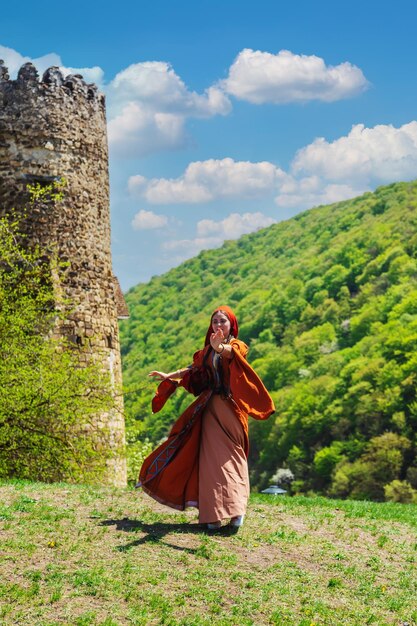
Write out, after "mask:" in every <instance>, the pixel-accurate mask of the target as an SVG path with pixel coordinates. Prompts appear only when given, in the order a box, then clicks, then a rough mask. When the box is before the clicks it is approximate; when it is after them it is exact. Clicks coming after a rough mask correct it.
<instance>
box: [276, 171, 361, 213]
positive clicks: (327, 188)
mask: <svg viewBox="0 0 417 626" xmlns="http://www.w3.org/2000/svg"><path fill="white" fill-rule="evenodd" d="M314 178H315V177H314ZM310 183H311V181H310V178H302V179H300V180H294V183H293V185H292V186H291V188H290V189H288V190H286V191H282V193H280V194H279V195H278V196H277V197H276V198H275V203H276V205H277V206H279V207H285V208H297V209H308V208H311V207H314V206H319V205H321V204H332V203H333V202H340V201H341V200H348V199H349V198H354V197H355V196H359V195H361V194H362V193H364V192H365V191H366V188H361V187H353V186H350V185H348V184H346V185H342V184H340V185H337V184H330V183H329V184H328V183H326V182H325V181H323V180H321V179H319V178H317V184H316V185H314V186H312V185H311V184H310Z"/></svg>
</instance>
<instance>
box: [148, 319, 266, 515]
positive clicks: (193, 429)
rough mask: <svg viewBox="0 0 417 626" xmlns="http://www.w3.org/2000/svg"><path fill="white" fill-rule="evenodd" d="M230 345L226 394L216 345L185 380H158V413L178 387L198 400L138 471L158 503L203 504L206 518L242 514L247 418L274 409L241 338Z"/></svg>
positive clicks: (200, 354) (198, 359)
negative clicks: (215, 362)
mask: <svg viewBox="0 0 417 626" xmlns="http://www.w3.org/2000/svg"><path fill="white" fill-rule="evenodd" d="M219 309H220V310H222V311H223V310H224V308H223V307H219V308H218V309H216V311H217V310H219ZM236 325H237V322H236ZM230 345H231V347H232V358H231V359H226V358H224V359H221V383H222V387H221V393H220V394H219V393H218V390H216V389H215V385H214V384H213V378H212V375H211V373H210V369H211V368H210V367H208V361H209V360H210V356H211V357H212V355H213V350H212V348H211V346H210V345H206V346H205V348H204V349H203V350H199V351H198V352H196V353H195V355H194V358H193V364H192V366H191V367H190V368H189V370H188V372H187V373H186V375H185V376H184V377H183V379H182V380H181V382H180V383H173V382H172V381H166V380H165V381H163V382H162V383H161V384H160V385H159V387H158V391H157V394H156V396H155V398H154V401H153V407H154V410H156V411H157V410H160V409H161V408H162V407H163V406H164V404H165V402H166V400H167V399H168V398H169V396H170V395H171V394H172V393H173V392H174V391H175V389H176V388H177V387H178V386H183V387H185V388H186V389H187V390H188V391H190V392H191V393H194V395H198V398H197V399H196V400H195V401H194V402H193V403H192V404H191V405H190V406H189V407H188V408H187V409H186V410H185V411H184V413H183V414H182V415H181V416H180V417H179V419H178V420H177V421H176V422H175V424H174V426H173V427H172V429H171V432H170V433H169V435H168V438H167V440H166V441H165V442H164V443H162V444H161V445H160V446H159V447H158V448H157V449H156V450H154V451H153V452H152V453H151V454H150V455H149V456H148V457H147V458H146V459H145V461H144V463H143V465H142V468H141V471H140V474H139V482H138V486H140V487H142V488H143V490H144V491H145V492H146V493H148V494H149V495H150V496H152V497H153V498H154V499H155V500H157V501H158V502H161V503H163V504H166V505H168V506H170V507H172V508H175V509H179V510H184V509H185V508H186V507H187V506H197V507H199V508H200V507H201V508H200V521H201V522H205V521H208V522H212V521H217V520H219V519H224V518H225V517H232V516H235V515H241V514H243V513H244V510H245V508H246V501H247V497H248V493H249V481H248V478H247V456H248V451H249V439H248V415H250V416H251V417H253V418H255V419H261V420H262V419H267V418H268V417H269V416H270V415H271V414H272V413H273V412H274V410H275V407H274V404H273V401H272V398H271V397H270V395H269V394H268V392H267V390H266V389H265V387H264V385H263V383H262V381H261V380H260V378H259V377H258V376H257V374H256V373H255V371H254V370H253V369H252V368H251V366H250V365H249V364H248V362H247V361H246V358H245V357H246V354H247V350H248V349H247V346H246V345H245V344H244V343H243V342H242V341H239V340H238V339H232V340H231V341H230ZM218 515H219V516H220V517H216V516H218Z"/></svg>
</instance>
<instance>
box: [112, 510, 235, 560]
mask: <svg viewBox="0 0 417 626" xmlns="http://www.w3.org/2000/svg"><path fill="white" fill-rule="evenodd" d="M100 526H115V527H116V530H119V531H120V530H122V531H124V532H127V533H129V532H134V533H137V532H141V533H144V536H143V537H141V538H140V539H137V540H136V541H131V542H130V543H128V544H126V545H125V546H119V547H118V548H117V550H119V552H126V551H128V550H130V549H131V548H134V547H135V546H140V545H143V544H146V543H163V544H164V545H166V546H169V547H170V548H173V549H174V550H181V551H183V552H188V553H189V554H196V552H198V551H199V550H200V548H190V547H188V546H179V545H176V544H174V543H171V542H169V541H164V538H165V537H166V536H167V535H171V534H173V533H174V534H176V535H205V536H207V535H217V536H218V535H223V536H228V535H232V534H235V532H236V529H233V528H231V527H230V526H223V527H222V528H221V529H219V530H218V531H216V532H215V533H213V532H211V531H208V530H207V528H206V525H205V524H204V525H202V524H192V523H191V524H190V523H185V524H174V523H170V522H156V523H154V524H146V523H145V522H141V521H138V520H132V519H129V518H128V517H124V518H123V519H107V520H103V521H101V522H100Z"/></svg>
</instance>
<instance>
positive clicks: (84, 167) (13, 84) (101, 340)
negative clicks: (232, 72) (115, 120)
mask: <svg viewBox="0 0 417 626" xmlns="http://www.w3.org/2000/svg"><path fill="white" fill-rule="evenodd" d="M61 178H64V179H65V180H66V182H67V184H66V187H65V189H64V198H63V200H62V201H60V202H58V203H56V204H53V203H52V204H51V205H48V204H46V205H45V206H43V205H42V206H41V207H40V208H39V207H37V208H35V209H34V210H32V211H29V212H28V213H27V217H26V218H25V219H24V221H23V227H22V228H23V229H24V231H25V232H26V234H27V235H28V236H29V238H30V241H32V242H33V243H36V244H40V245H41V247H42V248H43V249H46V250H54V251H56V253H57V254H58V257H59V258H60V259H61V260H63V261H65V262H67V263H68V268H67V270H66V271H65V274H64V278H63V280H62V281H61V283H60V285H59V289H60V290H61V292H62V293H63V294H64V295H65V297H66V298H68V300H70V301H71V305H72V310H71V312H70V313H69V314H68V317H67V319H66V320H65V323H64V324H63V325H62V328H60V331H59V332H60V333H62V334H63V335H64V336H66V337H67V338H68V339H69V340H70V341H71V342H73V343H74V344H76V345H77V344H78V345H79V346H86V347H87V346H88V350H85V351H84V352H85V356H83V350H82V349H81V348H80V359H81V361H82V360H83V358H85V359H88V358H91V353H93V354H94V355H95V356H96V357H97V358H99V359H100V360H101V362H102V363H103V366H104V367H105V368H106V370H107V371H108V372H109V374H110V380H111V383H110V384H112V385H113V389H114V393H115V395H116V396H117V409H116V410H111V411H109V412H106V413H104V414H102V415H97V419H96V423H95V432H94V433H93V436H94V437H95V438H96V440H97V441H99V442H100V445H101V446H106V447H107V448H109V449H110V450H111V451H113V450H114V451H115V454H114V456H113V457H112V458H111V459H110V460H109V461H108V472H107V476H106V479H107V481H108V482H109V483H110V484H114V485H120V486H121V485H125V484H126V463H125V459H124V454H123V450H124V445H125V430H124V417H123V400H122V396H121V395H120V394H121V359H120V345H119V332H118V305H119V310H120V306H122V308H123V298H121V297H120V296H121V294H120V287H119V286H118V283H117V281H116V280H115V278H114V276H113V272H112V265H111V252H110V210H109V177H108V150H107V132H106V114H105V101H104V96H103V95H102V94H100V93H99V92H98V91H97V87H96V86H95V85H90V84H86V83H85V82H84V80H83V79H82V77H81V76H79V75H69V76H66V77H65V78H64V77H63V75H62V74H61V72H60V70H59V69H58V68H56V67H51V68H49V69H48V70H47V71H46V72H45V73H44V75H43V77H42V79H41V80H39V77H38V73H37V71H36V68H35V67H34V66H33V65H32V64H31V63H26V64H25V65H23V66H22V67H21V68H20V70H19V73H18V77H17V79H16V80H10V78H9V75H8V71H7V68H6V67H5V66H4V63H3V62H2V61H0V215H7V214H9V213H10V211H11V210H19V209H21V208H23V207H27V206H28V191H27V185H28V184H34V183H39V184H40V185H47V184H50V183H51V182H53V181H57V180H60V179H61ZM121 313H122V316H125V315H126V313H127V312H126V311H125V310H124V311H123V310H122V311H121ZM88 353H90V357H89V356H88Z"/></svg>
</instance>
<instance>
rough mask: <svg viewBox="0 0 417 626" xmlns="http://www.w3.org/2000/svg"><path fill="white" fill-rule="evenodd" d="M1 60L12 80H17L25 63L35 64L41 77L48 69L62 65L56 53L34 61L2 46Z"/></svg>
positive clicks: (0, 47) (0, 49)
mask: <svg viewBox="0 0 417 626" xmlns="http://www.w3.org/2000/svg"><path fill="white" fill-rule="evenodd" d="M0 59H3V61H4V63H5V65H6V67H7V68H8V69H9V74H10V76H11V77H12V78H16V76H17V72H18V70H19V69H20V68H21V67H22V65H23V64H24V63H33V65H34V66H35V67H36V69H37V70H38V72H39V73H40V74H41V75H42V74H43V72H44V71H45V70H46V69H48V67H52V66H53V65H58V66H59V65H61V58H60V57H59V56H58V55H57V54H55V53H54V52H52V53H50V54H45V55H44V56H41V57H38V58H35V59H33V58H31V57H27V56H23V55H22V54H20V53H19V52H16V50H13V48H7V47H6V46H0Z"/></svg>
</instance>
